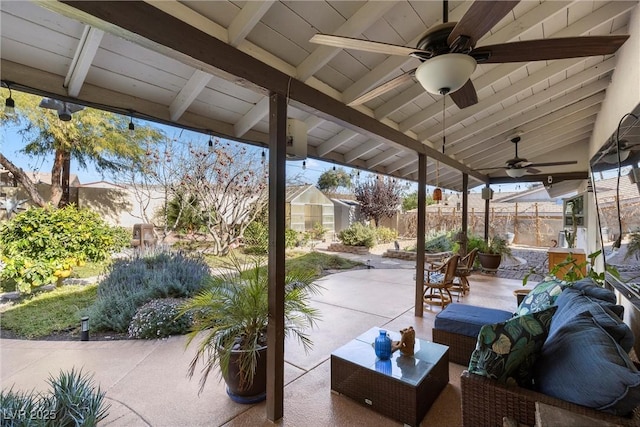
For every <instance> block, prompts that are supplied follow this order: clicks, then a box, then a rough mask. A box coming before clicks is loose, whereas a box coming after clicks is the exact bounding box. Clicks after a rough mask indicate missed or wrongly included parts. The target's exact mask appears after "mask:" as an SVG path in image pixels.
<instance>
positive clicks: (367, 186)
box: [354, 176, 405, 227]
mask: <svg viewBox="0 0 640 427" xmlns="http://www.w3.org/2000/svg"><path fill="white" fill-rule="evenodd" d="M404 188H405V186H404V185H403V184H402V183H400V181H398V180H396V179H393V178H389V177H385V178H381V177H380V176H377V177H376V178H374V179H369V180H367V181H365V182H363V183H361V184H358V185H357V186H356V188H355V191H354V193H355V196H356V200H357V201H358V202H359V203H360V211H361V213H362V214H363V215H364V216H365V217H366V218H368V219H372V220H373V221H374V222H375V224H376V227H377V226H378V223H379V221H380V218H382V217H383V216H386V217H389V218H391V217H392V216H393V214H395V213H396V212H397V211H398V207H399V206H400V203H401V202H402V195H403V191H404Z"/></svg>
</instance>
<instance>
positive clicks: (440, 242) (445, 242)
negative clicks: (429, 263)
mask: <svg viewBox="0 0 640 427" xmlns="http://www.w3.org/2000/svg"><path fill="white" fill-rule="evenodd" d="M452 248H453V245H452V244H451V240H449V237H447V235H446V234H440V235H436V236H435V237H433V238H431V239H429V240H427V241H426V242H425V243H424V250H425V252H430V253H431V252H447V251H450V250H452Z"/></svg>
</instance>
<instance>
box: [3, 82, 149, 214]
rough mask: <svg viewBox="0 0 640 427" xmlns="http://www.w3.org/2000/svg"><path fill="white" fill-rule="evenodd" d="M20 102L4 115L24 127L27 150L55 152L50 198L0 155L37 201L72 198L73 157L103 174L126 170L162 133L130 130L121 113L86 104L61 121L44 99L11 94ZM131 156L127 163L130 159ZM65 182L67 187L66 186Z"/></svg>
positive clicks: (42, 153)
mask: <svg viewBox="0 0 640 427" xmlns="http://www.w3.org/2000/svg"><path fill="white" fill-rule="evenodd" d="M12 97H13V98H14V99H15V101H16V116H14V117H7V116H6V115H5V114H4V113H3V114H2V116H0V117H1V121H2V125H3V126H4V125H10V124H13V125H15V126H17V127H18V128H19V130H18V133H19V134H20V135H21V136H22V137H23V139H24V141H25V146H24V148H23V149H22V150H20V151H21V152H22V153H24V154H26V155H28V156H30V157H32V158H44V157H47V156H51V155H53V166H52V168H51V196H50V198H49V200H45V198H44V197H43V196H42V195H41V194H39V192H38V189H37V187H36V183H34V182H33V180H32V179H31V178H30V177H29V176H28V175H27V174H26V173H25V172H24V171H23V170H22V169H21V168H19V167H17V166H16V165H15V164H14V163H13V162H12V161H11V160H10V159H9V158H7V157H5V156H4V155H3V154H0V165H2V166H3V167H4V168H5V169H7V170H8V171H9V172H11V173H12V174H13V176H14V177H15V178H16V179H17V181H18V182H19V183H20V184H21V185H22V186H23V188H24V189H25V190H26V191H27V193H28V194H29V197H31V200H32V202H33V203H34V204H36V205H38V206H41V207H42V206H45V205H46V204H47V203H51V204H53V205H58V206H64V205H66V204H67V203H68V202H69V200H68V194H69V188H68V177H69V165H70V162H71V160H72V159H73V160H74V161H76V162H77V163H78V165H79V166H80V168H81V169H84V170H86V169H88V168H89V167H90V166H91V167H93V168H94V169H95V170H96V171H98V172H110V171H116V170H119V169H123V168H125V167H126V165H136V164H138V163H139V162H140V160H141V158H142V155H143V154H144V150H143V147H144V146H145V145H149V144H153V143H155V142H157V141H158V140H159V139H160V138H161V137H162V133H161V132H160V131H158V130H157V129H155V128H152V127H149V126H142V125H138V126H136V128H135V130H134V131H130V130H129V120H128V119H127V118H125V117H123V116H121V115H118V114H113V113H109V112H106V111H101V110H96V109H92V108H85V109H83V110H81V111H78V112H75V113H74V114H73V115H72V116H71V120H70V121H62V120H60V118H59V117H58V113H57V112H56V111H54V110H51V109H46V108H42V107H40V106H39V104H40V101H41V99H42V98H41V97H38V96H35V95H30V94H26V93H19V92H15V91H13V92H12ZM125 160H128V161H125ZM63 184H66V185H63Z"/></svg>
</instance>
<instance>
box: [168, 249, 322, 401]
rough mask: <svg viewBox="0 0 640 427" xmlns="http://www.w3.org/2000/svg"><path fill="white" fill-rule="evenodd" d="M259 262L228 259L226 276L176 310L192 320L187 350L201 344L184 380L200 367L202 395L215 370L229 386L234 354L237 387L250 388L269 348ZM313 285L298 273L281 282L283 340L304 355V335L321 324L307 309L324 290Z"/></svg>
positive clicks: (264, 279) (308, 341) (307, 343)
mask: <svg viewBox="0 0 640 427" xmlns="http://www.w3.org/2000/svg"><path fill="white" fill-rule="evenodd" d="M263 261H264V258H260V257H253V258H250V259H249V260H248V261H245V262H242V261H241V260H239V259H238V258H237V257H235V256H233V255H231V256H230V259H229V262H228V263H227V265H226V266H225V270H224V271H225V272H224V273H223V274H221V275H218V276H215V277H212V278H210V279H209V280H208V283H206V285H205V290H203V291H201V292H200V293H199V294H198V295H196V296H195V297H193V298H191V299H189V300H187V301H186V302H185V303H184V304H183V305H182V307H181V308H180V314H179V316H183V315H186V314H187V313H189V314H191V315H192V316H193V327H192V330H191V332H190V333H189V335H188V340H187V346H189V345H190V344H191V343H192V342H193V341H194V340H195V339H196V338H200V341H199V343H198V347H197V351H196V354H195V356H194V357H193V359H192V361H191V363H190V365H189V369H188V375H189V377H192V376H193V374H194V373H195V370H196V367H197V364H198V362H199V361H202V362H203V364H204V367H203V368H202V376H201V378H200V391H201V392H202V390H203V388H204V385H205V383H206V381H207V378H208V376H209V374H210V373H211V371H212V370H213V369H214V368H216V367H219V368H220V373H221V376H222V378H224V379H225V380H227V383H229V381H228V373H229V370H230V364H231V363H232V362H231V360H232V354H235V355H236V356H235V357H236V358H237V361H235V362H233V363H235V364H236V365H237V366H236V367H235V368H236V369H237V371H238V375H239V377H240V378H239V382H240V386H241V387H242V388H248V387H251V385H252V384H253V383H254V379H255V375H256V372H257V365H258V359H259V351H260V350H263V349H264V348H265V346H266V345H267V323H268V318H269V303H268V298H267V291H268V282H269V277H268V272H267V268H266V267H265V266H264V265H263V264H264V262H263ZM314 279H315V277H314V276H313V274H312V273H304V272H301V271H294V272H290V273H288V274H287V275H286V278H285V301H284V318H285V319H284V320H285V325H284V334H285V337H287V336H291V335H293V336H295V337H296V338H297V339H298V341H299V342H300V343H301V344H302V345H303V346H304V349H305V351H308V350H309V349H311V347H312V341H311V339H310V337H309V335H308V334H307V333H306V330H307V329H310V328H313V327H314V326H315V322H316V320H317V319H318V318H319V312H318V310H317V309H315V308H312V307H311V306H310V305H309V302H310V297H311V296H312V295H314V294H317V293H318V292H319V291H320V290H321V289H322V288H321V287H320V286H318V285H316V284H315V283H314ZM233 360H236V359H235V358H234V359H233ZM230 395H231V394H230ZM232 397H233V396H232Z"/></svg>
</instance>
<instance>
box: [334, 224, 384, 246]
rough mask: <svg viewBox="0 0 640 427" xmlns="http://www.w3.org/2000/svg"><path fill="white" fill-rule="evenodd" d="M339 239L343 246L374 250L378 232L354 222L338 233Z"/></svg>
mask: <svg viewBox="0 0 640 427" xmlns="http://www.w3.org/2000/svg"><path fill="white" fill-rule="evenodd" d="M338 239H340V241H341V242H342V244H343V245H347V246H366V247H367V248H372V247H374V246H375V244H376V231H375V230H374V229H373V228H371V227H367V226H366V225H364V224H362V223H360V222H354V223H353V224H351V225H350V226H349V228H345V229H344V230H342V231H341V232H340V233H338Z"/></svg>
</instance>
